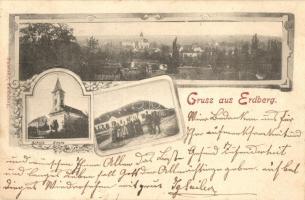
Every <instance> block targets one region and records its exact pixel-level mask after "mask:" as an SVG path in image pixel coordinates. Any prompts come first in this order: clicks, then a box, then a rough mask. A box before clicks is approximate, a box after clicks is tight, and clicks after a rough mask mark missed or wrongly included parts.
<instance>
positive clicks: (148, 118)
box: [145, 111, 155, 134]
mask: <svg viewBox="0 0 305 200" xmlns="http://www.w3.org/2000/svg"><path fill="white" fill-rule="evenodd" d="M145 122H146V124H147V128H148V132H149V134H155V132H154V128H153V119H152V116H151V114H149V113H148V111H146V116H145Z"/></svg>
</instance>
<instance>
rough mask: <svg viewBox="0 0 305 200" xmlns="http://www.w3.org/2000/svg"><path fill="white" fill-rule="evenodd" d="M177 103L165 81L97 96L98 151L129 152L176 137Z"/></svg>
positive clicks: (115, 90)
mask: <svg viewBox="0 0 305 200" xmlns="http://www.w3.org/2000/svg"><path fill="white" fill-rule="evenodd" d="M160 88H162V90H160ZM114 97H118V98H114ZM99 102H103V103H99ZM176 103H177V100H176V99H175V95H174V90H172V88H171V87H170V82H169V80H168V79H165V80H162V79H161V80H158V81H152V82H151V83H144V84H143V83H139V84H136V85H133V86H130V87H123V88H119V89H113V90H111V91H107V92H103V93H100V94H96V98H95V105H96V109H95V120H94V130H95V135H96V142H97V146H98V149H99V150H102V151H103V150H110V149H116V148H119V147H126V148H129V147H133V146H137V145H140V144H143V143H149V142H152V141H156V140H158V139H161V138H166V137H170V136H174V135H177V134H179V133H180V127H181V124H180V122H179V119H178V114H179V113H177V110H176V109H175V108H176V106H177V105H176Z"/></svg>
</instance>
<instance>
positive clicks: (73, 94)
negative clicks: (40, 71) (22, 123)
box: [26, 72, 90, 122]
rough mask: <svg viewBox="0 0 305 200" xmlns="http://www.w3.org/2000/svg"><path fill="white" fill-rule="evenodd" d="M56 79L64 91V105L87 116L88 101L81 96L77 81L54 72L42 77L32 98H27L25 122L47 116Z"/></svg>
mask: <svg viewBox="0 0 305 200" xmlns="http://www.w3.org/2000/svg"><path fill="white" fill-rule="evenodd" d="M57 78H58V79H59V81H60V83H61V87H62V89H63V90H64V91H65V105H68V106H71V107H74V108H77V109H79V110H81V111H83V112H84V113H87V114H88V107H89V105H90V104H89V99H88V97H86V96H83V95H82V90H81V87H80V85H79V84H78V83H77V81H76V80H75V79H74V78H73V77H72V76H71V75H68V74H66V73H62V72H54V73H49V74H47V75H46V76H44V77H43V78H42V79H40V81H39V82H38V84H36V86H35V88H34V94H33V96H27V99H26V100H27V122H30V121H32V120H33V119H35V118H37V117H40V116H43V115H47V114H49V113H50V111H51V109H52V99H53V98H52V97H53V95H52V93H51V92H52V91H53V89H54V87H55V83H56V80H57Z"/></svg>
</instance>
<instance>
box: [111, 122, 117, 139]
mask: <svg viewBox="0 0 305 200" xmlns="http://www.w3.org/2000/svg"><path fill="white" fill-rule="evenodd" d="M111 134H112V142H113V143H116V142H117V134H118V128H117V125H116V122H115V121H113V122H112V128H111Z"/></svg>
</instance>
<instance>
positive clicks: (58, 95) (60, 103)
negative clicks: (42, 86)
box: [51, 78, 65, 112]
mask: <svg viewBox="0 0 305 200" xmlns="http://www.w3.org/2000/svg"><path fill="white" fill-rule="evenodd" d="M52 94H53V105H52V111H51V112H58V111H61V110H63V108H64V105H65V91H63V89H62V87H61V85H60V82H59V79H58V78H57V81H56V84H55V87H54V90H53V91H52Z"/></svg>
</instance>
